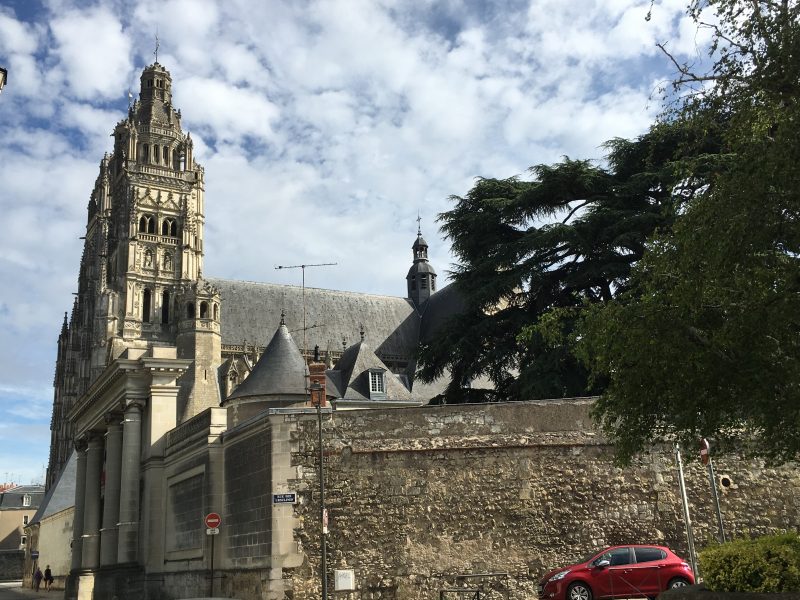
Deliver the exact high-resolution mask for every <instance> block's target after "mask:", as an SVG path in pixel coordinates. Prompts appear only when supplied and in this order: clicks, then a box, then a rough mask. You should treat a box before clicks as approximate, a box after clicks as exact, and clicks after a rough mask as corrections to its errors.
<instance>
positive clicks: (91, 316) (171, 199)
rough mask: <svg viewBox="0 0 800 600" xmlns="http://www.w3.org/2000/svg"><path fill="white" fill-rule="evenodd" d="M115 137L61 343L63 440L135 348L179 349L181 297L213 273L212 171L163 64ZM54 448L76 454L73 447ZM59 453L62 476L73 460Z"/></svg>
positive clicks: (147, 77) (56, 424) (58, 401)
mask: <svg viewBox="0 0 800 600" xmlns="http://www.w3.org/2000/svg"><path fill="white" fill-rule="evenodd" d="M113 137H114V151H113V153H112V154H110V155H108V154H106V156H104V157H103V159H102V160H101V161H100V173H99V175H98V177H97V180H96V182H95V186H94V190H93V191H92V193H91V197H90V199H89V205H88V215H87V216H88V219H87V224H86V236H85V243H84V248H83V255H82V257H81V267H80V274H79V276H78V293H77V298H76V302H75V306H74V307H73V311H72V316H71V319H70V321H69V323H68V324H66V325H65V327H64V328H63V329H62V331H61V335H60V336H59V348H58V359H57V364H56V391H55V402H54V413H53V435H54V436H56V429H58V430H63V429H64V427H63V426H62V419H63V418H64V416H65V415H66V413H67V412H68V411H69V410H70V408H71V405H72V404H74V403H75V402H76V401H77V399H79V398H80V397H81V396H82V395H83V394H84V393H85V392H86V390H87V389H88V388H89V387H90V386H91V384H92V382H93V381H95V380H96V379H97V378H98V377H99V376H100V375H101V374H102V373H103V371H104V369H105V368H106V367H107V366H108V365H109V364H110V363H111V362H112V361H113V360H115V359H116V358H118V357H119V356H120V355H121V354H122V353H123V352H124V351H125V350H126V349H128V348H138V349H145V350H146V349H148V348H150V347H152V346H175V345H177V338H178V324H179V320H180V319H179V317H180V316H182V313H181V308H180V307H178V306H177V304H176V296H177V295H178V294H179V293H183V292H184V290H186V289H188V288H189V287H191V286H192V285H193V284H195V283H196V282H197V281H198V279H199V278H200V274H201V272H202V268H203V224H204V206H203V193H204V173H203V168H202V167H201V166H200V165H198V164H197V163H196V162H195V161H194V157H193V148H192V139H191V136H190V135H189V134H184V133H183V131H182V130H181V113H180V111H179V110H176V109H175V107H174V106H173V105H172V78H171V76H170V74H169V72H168V71H167V70H166V69H165V68H164V67H163V66H161V65H160V64H158V63H157V62H156V63H154V64H152V65H150V66H148V67H146V68H145V69H144V70H143V72H142V75H141V88H140V93H139V99H138V100H136V101H135V102H133V103H132V104H131V105H130V106H129V109H128V115H127V118H126V119H124V120H122V121H120V122H119V123H118V124H117V125H116V127H115V128H114V133H113ZM216 307H217V308H216V310H217V311H218V310H219V298H218V297H217V298H216ZM216 322H217V327H216V335H217V336H219V325H218V324H219V320H218V319H216ZM183 354H184V357H186V358H188V357H189V356H187V355H188V354H191V352H190V351H189V350H188V349H186V348H184V352H183ZM57 413H58V414H57ZM59 435H60V434H59ZM54 441H56V440H54ZM62 442H64V443H62ZM54 447H56V448H62V447H64V448H66V450H65V451H68V444H67V443H65V441H64V440H59V441H58V443H56V444H54ZM57 454H59V456H54V457H51V468H50V471H51V472H53V473H52V475H50V474H49V476H52V477H55V476H56V475H57V473H58V471H59V470H60V468H61V466H63V464H64V461H66V456H61V454H63V453H62V452H61V451H58V452H57Z"/></svg>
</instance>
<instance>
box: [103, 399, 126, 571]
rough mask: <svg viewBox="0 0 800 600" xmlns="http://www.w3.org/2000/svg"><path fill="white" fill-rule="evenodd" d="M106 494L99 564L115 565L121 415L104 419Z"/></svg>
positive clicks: (117, 548)
mask: <svg viewBox="0 0 800 600" xmlns="http://www.w3.org/2000/svg"><path fill="white" fill-rule="evenodd" d="M106 423H108V430H107V431H106V494H105V501H104V503H103V528H102V529H101V530H100V564H101V565H113V564H116V563H117V553H118V551H119V547H118V544H119V536H118V523H119V492H120V483H121V477H122V473H121V469H120V466H121V463H122V415H120V414H118V413H112V414H109V415H108V416H107V417H106Z"/></svg>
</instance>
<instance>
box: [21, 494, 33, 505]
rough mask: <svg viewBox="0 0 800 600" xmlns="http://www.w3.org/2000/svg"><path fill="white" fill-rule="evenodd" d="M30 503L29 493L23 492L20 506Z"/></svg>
mask: <svg viewBox="0 0 800 600" xmlns="http://www.w3.org/2000/svg"><path fill="white" fill-rule="evenodd" d="M30 505H31V495H30V494H25V495H24V496H23V497H22V506H30Z"/></svg>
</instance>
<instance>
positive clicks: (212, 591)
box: [211, 535, 217, 598]
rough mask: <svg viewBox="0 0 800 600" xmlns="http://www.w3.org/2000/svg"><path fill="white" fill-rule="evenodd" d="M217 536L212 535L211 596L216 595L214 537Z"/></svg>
mask: <svg viewBox="0 0 800 600" xmlns="http://www.w3.org/2000/svg"><path fill="white" fill-rule="evenodd" d="M216 537H217V536H215V535H212V536H211V597H212V598H213V597H214V538H216Z"/></svg>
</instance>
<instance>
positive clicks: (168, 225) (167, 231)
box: [161, 219, 178, 237]
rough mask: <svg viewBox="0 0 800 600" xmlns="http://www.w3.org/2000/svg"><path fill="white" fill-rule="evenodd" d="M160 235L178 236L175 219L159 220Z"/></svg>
mask: <svg viewBox="0 0 800 600" xmlns="http://www.w3.org/2000/svg"><path fill="white" fill-rule="evenodd" d="M161 235H167V236H169V237H178V223H177V221H175V219H164V220H163V221H162V222H161Z"/></svg>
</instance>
